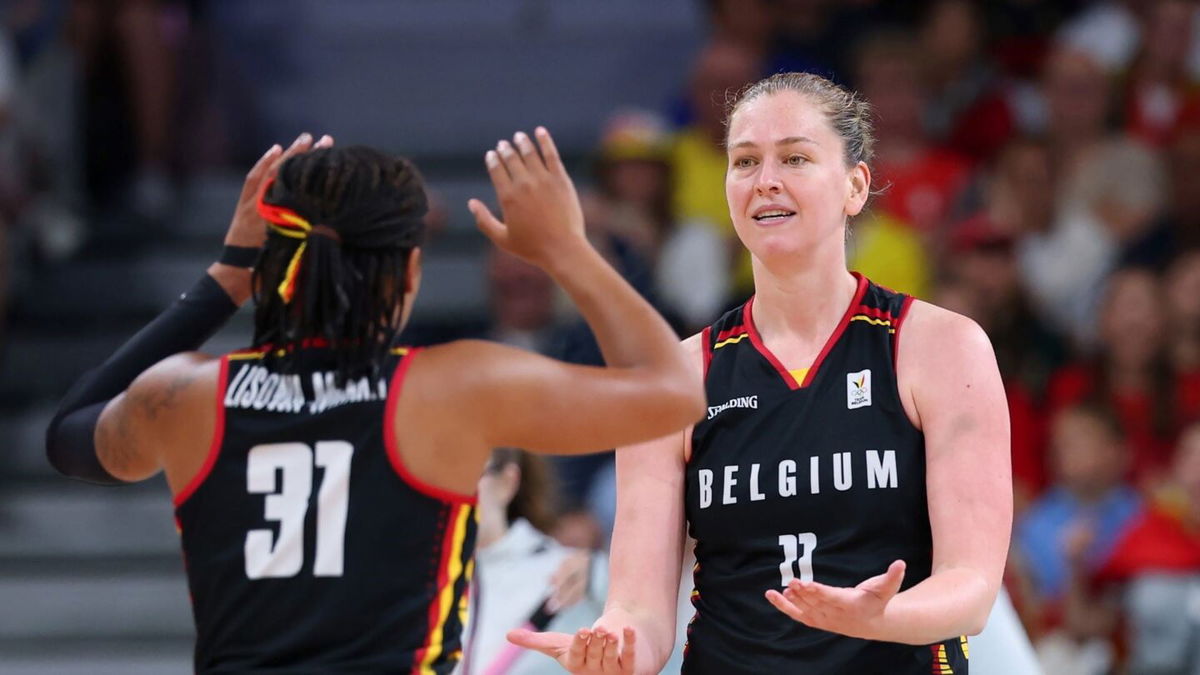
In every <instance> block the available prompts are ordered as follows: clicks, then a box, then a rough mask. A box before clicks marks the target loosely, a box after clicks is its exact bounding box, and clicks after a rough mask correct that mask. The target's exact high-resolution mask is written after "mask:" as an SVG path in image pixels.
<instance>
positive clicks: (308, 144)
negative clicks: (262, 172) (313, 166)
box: [266, 131, 312, 179]
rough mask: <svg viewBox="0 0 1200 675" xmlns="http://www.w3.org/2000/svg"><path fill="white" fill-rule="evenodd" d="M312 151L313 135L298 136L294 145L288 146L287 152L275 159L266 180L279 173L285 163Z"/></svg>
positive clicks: (306, 133)
mask: <svg viewBox="0 0 1200 675" xmlns="http://www.w3.org/2000/svg"><path fill="white" fill-rule="evenodd" d="M310 149H312V134H309V133H308V132H307V131H306V132H304V133H302V134H300V135H299V136H297V137H296V140H294V141H292V144H291V145H289V146H288V148H287V150H284V151H283V154H281V155H279V156H278V157H276V158H275V161H274V162H272V163H271V166H270V168H268V169H267V176H266V178H268V179H269V178H271V177H272V176H274V175H275V174H276V173H278V172H279V167H281V166H283V163H284V162H286V161H288V160H289V159H291V158H292V157H295V156H296V155H298V154H300V153H302V152H308V151H309V150H310Z"/></svg>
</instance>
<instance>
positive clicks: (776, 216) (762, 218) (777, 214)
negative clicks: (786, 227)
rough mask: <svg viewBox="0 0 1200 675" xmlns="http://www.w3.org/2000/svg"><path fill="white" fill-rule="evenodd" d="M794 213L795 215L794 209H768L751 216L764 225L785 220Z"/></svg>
mask: <svg viewBox="0 0 1200 675" xmlns="http://www.w3.org/2000/svg"><path fill="white" fill-rule="evenodd" d="M794 215H796V212H795V211H786V210H784V209H771V210H770V211H763V212H762V213H759V214H755V215H754V216H753V218H754V219H755V220H757V221H758V222H760V223H763V224H764V225H769V224H771V223H778V222H780V221H784V220H787V219H788V218H791V217H792V216H794Z"/></svg>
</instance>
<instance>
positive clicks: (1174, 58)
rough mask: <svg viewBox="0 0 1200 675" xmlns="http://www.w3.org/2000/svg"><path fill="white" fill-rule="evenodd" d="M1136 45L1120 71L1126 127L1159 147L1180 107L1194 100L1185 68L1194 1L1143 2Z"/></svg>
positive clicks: (1193, 81)
mask: <svg viewBox="0 0 1200 675" xmlns="http://www.w3.org/2000/svg"><path fill="white" fill-rule="evenodd" d="M1147 5H1148V6H1147V8H1146V10H1145V15H1144V16H1143V17H1142V22H1141V24H1142V25H1141V34H1142V40H1141V45H1140V46H1139V48H1138V51H1137V54H1136V55H1135V56H1134V57H1133V60H1132V62H1131V63H1130V65H1129V68H1128V70H1127V71H1126V72H1125V73H1124V74H1123V78H1122V79H1123V83H1122V87H1121V88H1122V89H1123V92H1124V93H1123V96H1122V98H1123V100H1124V104H1125V110H1124V119H1125V130H1126V132H1127V133H1129V134H1130V135H1131V136H1133V137H1135V138H1137V139H1138V140H1140V141H1142V142H1144V143H1147V144H1149V145H1152V146H1155V147H1161V146H1163V145H1165V144H1166V142H1167V141H1168V140H1169V139H1170V135H1171V132H1172V130H1174V128H1175V126H1176V124H1177V122H1178V120H1179V118H1180V116H1181V114H1182V112H1183V110H1184V109H1185V108H1186V107H1187V106H1188V104H1191V105H1195V104H1196V94H1197V92H1196V78H1195V74H1194V73H1192V72H1190V71H1189V69H1188V56H1189V52H1190V51H1191V48H1192V44H1191V43H1192V40H1193V30H1192V20H1193V16H1194V15H1195V3H1194V2H1188V1H1187V0H1157V1H1155V2H1150V3H1147Z"/></svg>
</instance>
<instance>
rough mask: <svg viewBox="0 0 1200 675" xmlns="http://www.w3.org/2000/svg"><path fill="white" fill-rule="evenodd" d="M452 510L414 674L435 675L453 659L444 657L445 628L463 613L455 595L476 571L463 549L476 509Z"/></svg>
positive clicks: (467, 506)
mask: <svg viewBox="0 0 1200 675" xmlns="http://www.w3.org/2000/svg"><path fill="white" fill-rule="evenodd" d="M449 509H450V514H449V517H448V518H447V522H448V523H449V527H447V528H446V536H445V538H444V539H443V541H442V557H441V561H440V562H439V564H438V571H437V592H436V594H435V595H434V597H433V601H432V602H431V603H430V604H429V630H428V633H427V634H426V637H425V641H424V643H423V646H422V647H421V649H420V650H418V651H417V654H416V657H415V659H414V667H415V670H414V671H413V672H415V673H418V674H419V675H436V672H437V671H436V670H435V669H434V665H435V664H437V663H438V662H439V661H441V660H443V659H444V658H446V657H447V656H453V654H450V655H447V654H446V653H445V637H446V624H447V623H448V622H449V621H450V619H451V614H452V612H453V611H454V610H455V609H456V608H458V610H459V612H460V613H461V612H462V608H461V607H459V603H458V600H457V598H456V593H458V592H460V590H461V589H462V588H463V587H464V582H466V581H469V575H470V573H471V572H472V571H473V567H474V566H473V565H472V564H470V563H469V562H468V563H467V564H464V563H463V553H464V551H463V547H464V544H465V542H466V539H467V533H468V531H469V528H470V527H471V524H472V519H473V518H474V517H475V508H474V506H472V505H471V504H466V503H458V504H453V505H449ZM455 618H460V617H455Z"/></svg>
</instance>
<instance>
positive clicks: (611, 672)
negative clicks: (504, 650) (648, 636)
mask: <svg viewBox="0 0 1200 675" xmlns="http://www.w3.org/2000/svg"><path fill="white" fill-rule="evenodd" d="M508 641H509V642H511V643H513V644H515V645H517V646H518V647H524V648H525V649H533V650H536V651H539V652H541V653H543V654H545V655H546V656H549V657H550V658H552V659H554V660H556V661H558V664H559V665H560V666H562V667H563V668H565V669H566V670H567V672H569V673H576V675H633V673H634V656H633V655H634V651H635V649H636V647H637V634H636V632H635V631H634V630H633V628H630V627H625V628H624V629H623V630H622V631H621V634H620V635H618V634H617V633H616V632H614V631H609V630H606V629H605V628H602V627H598V626H597V627H593V628H580V629H579V630H578V631H576V632H575V634H574V635H568V634H566V633H535V632H533V631H530V630H524V629H518V630H513V631H509V633H508Z"/></svg>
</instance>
